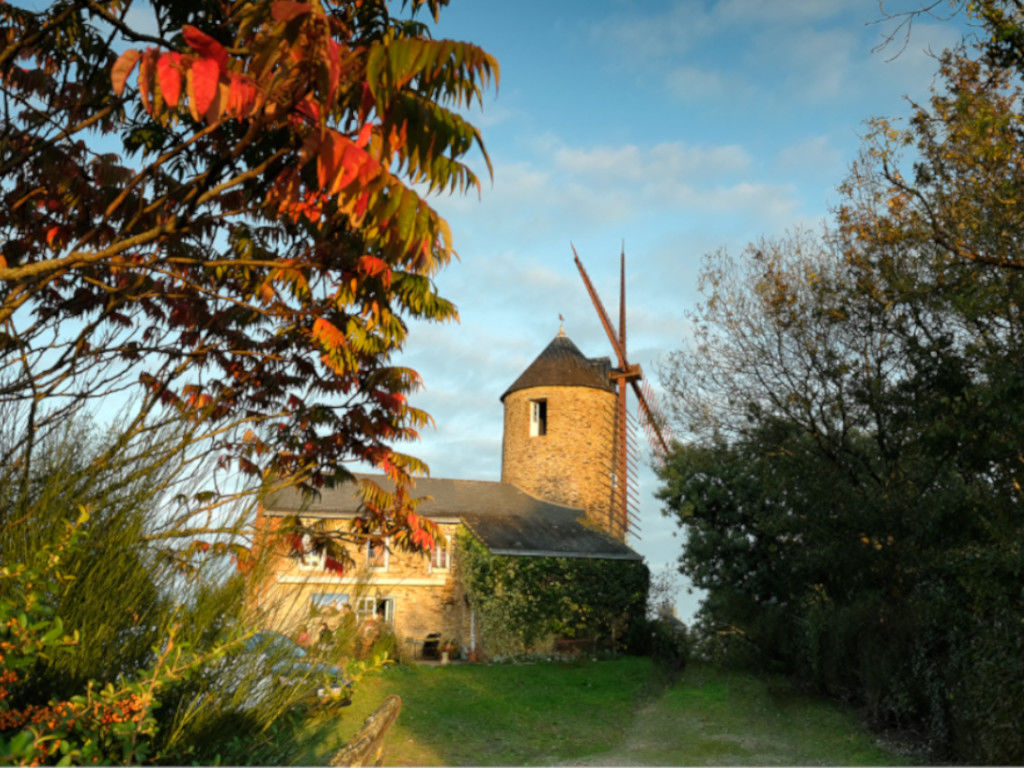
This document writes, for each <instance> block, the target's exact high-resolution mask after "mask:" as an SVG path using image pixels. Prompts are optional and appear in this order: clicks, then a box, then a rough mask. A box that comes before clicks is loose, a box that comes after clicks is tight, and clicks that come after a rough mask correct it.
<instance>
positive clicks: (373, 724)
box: [330, 694, 402, 766]
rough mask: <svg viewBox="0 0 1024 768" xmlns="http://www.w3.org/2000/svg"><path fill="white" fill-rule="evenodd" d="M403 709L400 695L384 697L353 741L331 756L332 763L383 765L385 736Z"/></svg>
mask: <svg viewBox="0 0 1024 768" xmlns="http://www.w3.org/2000/svg"><path fill="white" fill-rule="evenodd" d="M401 710H402V700H401V699H400V698H399V697H398V696H395V695H393V694H392V695H391V696H388V697H387V698H386V699H384V703H383V704H381V705H380V706H379V707H377V709H375V710H374V711H373V713H372V714H371V715H370V716H369V717H368V718H366V720H365V722H364V723H363V727H362V728H360V729H359V732H358V733H357V734H356V735H355V737H354V738H353V739H352V741H350V742H349V743H348V744H346V745H345V746H344V747H342V748H341V749H340V750H339V751H338V752H337V753H336V754H335V755H334V757H332V758H331V762H330V765H337V766H363V765H381V764H382V763H383V762H384V737H385V736H386V735H387V732H388V729H390V728H391V726H392V725H394V723H395V720H397V719H398V713H399V712H400V711H401Z"/></svg>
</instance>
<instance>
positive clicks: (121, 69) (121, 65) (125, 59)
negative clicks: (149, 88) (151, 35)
mask: <svg viewBox="0 0 1024 768" xmlns="http://www.w3.org/2000/svg"><path fill="white" fill-rule="evenodd" d="M141 55H142V54H141V53H139V52H138V51H136V50H135V49H134V48H129V49H128V50H127V51H125V52H124V53H122V54H121V55H120V56H118V57H117V61H115V62H114V66H113V67H112V68H111V70H110V84H111V85H112V86H113V87H114V93H116V94H117V95H118V96H120V95H121V94H122V93H124V86H125V83H127V82H128V75H130V74H131V72H132V70H133V69H134V68H135V62H137V61H138V60H139V57H140V56H141Z"/></svg>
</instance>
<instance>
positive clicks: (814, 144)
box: [775, 136, 844, 178]
mask: <svg viewBox="0 0 1024 768" xmlns="http://www.w3.org/2000/svg"><path fill="white" fill-rule="evenodd" d="M775 165H776V167H777V168H778V169H779V170H780V171H782V172H783V173H787V174H792V173H814V174H824V175H826V176H830V177H835V178H838V176H839V175H840V174H841V173H842V171H843V167H844V157H843V153H842V152H840V151H839V149H837V148H836V147H835V146H833V145H832V143H831V142H830V141H829V138H828V137H827V136H811V137H808V138H806V139H800V140H799V141H797V142H795V143H793V144H790V145H789V146H787V147H783V148H782V149H781V150H779V153H778V154H777V155H776V157H775Z"/></svg>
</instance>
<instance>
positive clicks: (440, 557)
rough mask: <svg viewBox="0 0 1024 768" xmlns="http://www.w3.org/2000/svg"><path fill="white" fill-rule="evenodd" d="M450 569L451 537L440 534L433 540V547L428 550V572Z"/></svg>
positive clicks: (447, 534)
mask: <svg viewBox="0 0 1024 768" xmlns="http://www.w3.org/2000/svg"><path fill="white" fill-rule="evenodd" d="M451 567H452V535H451V534H450V533H442V534H441V535H440V536H437V537H435V538H434V547H433V549H431V550H430V570H431V572H434V571H447V570H448V569H449V568H451Z"/></svg>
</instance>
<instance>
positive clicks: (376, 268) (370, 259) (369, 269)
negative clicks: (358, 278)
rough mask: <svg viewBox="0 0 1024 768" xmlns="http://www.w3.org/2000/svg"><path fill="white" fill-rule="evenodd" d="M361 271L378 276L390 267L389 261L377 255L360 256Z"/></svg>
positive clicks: (371, 275) (359, 265) (369, 275)
mask: <svg viewBox="0 0 1024 768" xmlns="http://www.w3.org/2000/svg"><path fill="white" fill-rule="evenodd" d="M357 268H358V269H359V271H360V272H362V273H363V274H364V275H367V276H368V277H376V276H377V275H379V274H380V273H381V272H385V271H386V270H387V268H388V265H387V262H385V261H384V260H383V259H381V258H379V257H377V256H360V257H359V263H358V267H357Z"/></svg>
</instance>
